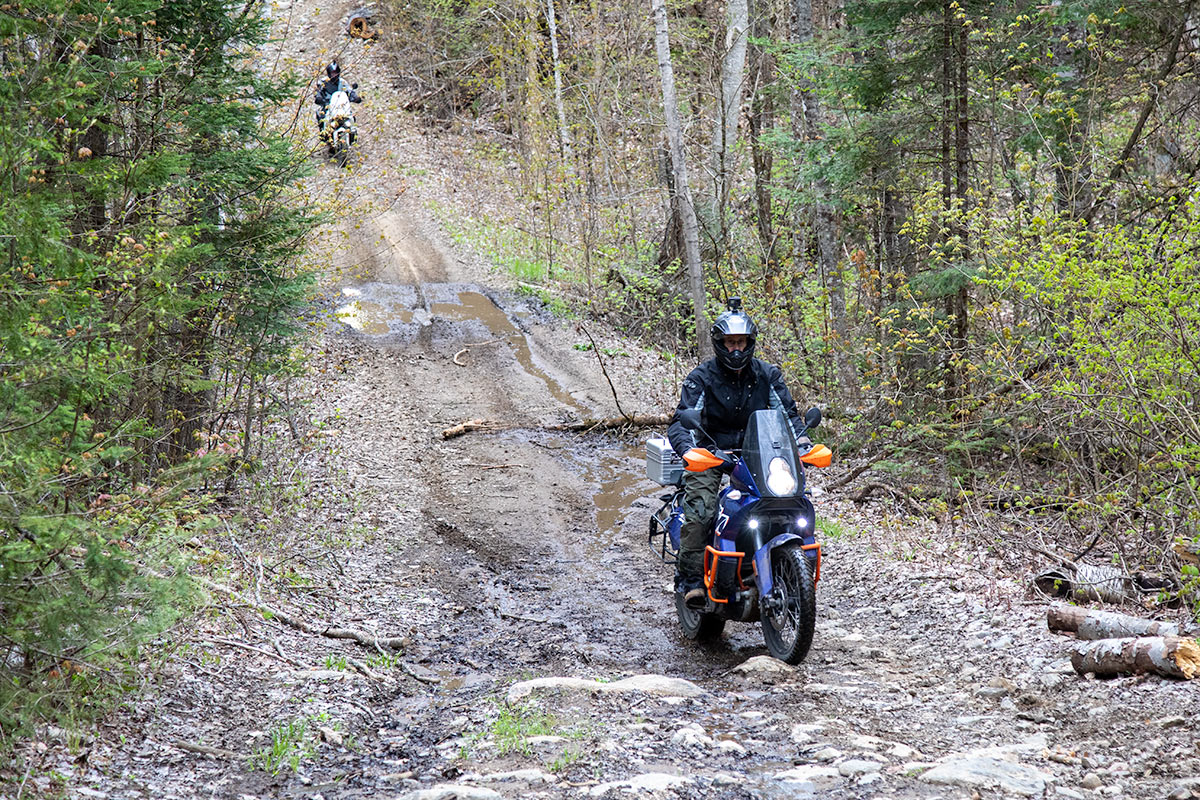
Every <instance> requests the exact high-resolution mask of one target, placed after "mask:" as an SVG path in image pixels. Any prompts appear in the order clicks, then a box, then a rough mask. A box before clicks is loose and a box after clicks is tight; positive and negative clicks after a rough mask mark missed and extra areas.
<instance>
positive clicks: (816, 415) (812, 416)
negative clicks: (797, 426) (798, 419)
mask: <svg viewBox="0 0 1200 800" xmlns="http://www.w3.org/2000/svg"><path fill="white" fill-rule="evenodd" d="M804 424H805V425H806V426H807V427H808V429H809V430H810V431H811V430H812V429H813V428H815V427H817V426H818V425H820V424H821V409H819V408H817V407H816V406H813V407H812V408H810V409H809V410H808V411H805V412H804Z"/></svg>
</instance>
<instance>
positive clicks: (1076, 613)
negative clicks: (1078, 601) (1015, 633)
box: [1046, 603, 1180, 641]
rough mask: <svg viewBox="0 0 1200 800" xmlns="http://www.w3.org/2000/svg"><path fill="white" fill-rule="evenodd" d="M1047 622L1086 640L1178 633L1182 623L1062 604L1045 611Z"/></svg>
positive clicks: (1053, 627)
mask: <svg viewBox="0 0 1200 800" xmlns="http://www.w3.org/2000/svg"><path fill="white" fill-rule="evenodd" d="M1046 624H1047V625H1048V626H1049V627H1050V630H1052V631H1054V632H1056V633H1059V632H1063V633H1074V634H1075V635H1076V636H1077V637H1078V638H1080V639H1084V640H1087V641H1094V640H1096V639H1124V638H1128V637H1131V636H1179V633H1180V631H1179V626H1178V625H1176V624H1174V623H1172V622H1158V621H1156V620H1151V619H1142V618H1140V617H1131V616H1129V615H1128V614H1117V613H1115V612H1112V611H1089V610H1087V609H1085V608H1079V607H1078V606H1068V605H1062V604H1059V603H1056V604H1054V605H1052V606H1050V608H1049V609H1048V610H1047V611H1046Z"/></svg>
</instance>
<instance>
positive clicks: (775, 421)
mask: <svg viewBox="0 0 1200 800" xmlns="http://www.w3.org/2000/svg"><path fill="white" fill-rule="evenodd" d="M775 458H782V459H783V460H784V462H786V464H787V468H788V470H790V472H791V474H792V476H793V477H794V478H795V482H794V486H793V487H792V490H791V491H773V490H772V489H771V488H770V487H771V486H774V487H777V488H778V487H780V486H781V485H782V486H784V487H785V488H786V482H781V481H779V480H778V479H776V480H774V481H769V480H768V477H769V471H770V467H771V461H772V460H773V459H775ZM742 459H743V460H744V461H745V462H746V466H747V467H749V468H750V474H751V475H753V476H754V483H755V485H756V486H757V487H758V489H759V491H760V492H761V493H762V496H763V497H792V496H794V495H796V494H798V493H800V492H803V490H804V473H803V472H801V471H800V455H799V453H797V452H796V441H795V440H794V439H793V438H792V428H791V426H790V425H788V420H787V415H785V414H784V413H783V412H782V411H780V410H778V409H767V410H764V411H755V412H754V413H753V414H751V415H750V423H749V424H748V425H747V426H746V436H745V438H744V439H743V440H742ZM778 468H779V465H776V469H778Z"/></svg>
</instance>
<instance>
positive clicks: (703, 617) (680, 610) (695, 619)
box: [675, 592, 725, 642]
mask: <svg viewBox="0 0 1200 800" xmlns="http://www.w3.org/2000/svg"><path fill="white" fill-rule="evenodd" d="M675 614H676V615H677V616H678V617H679V629H680V630H681V631H683V635H684V638H686V639H690V640H691V641H693V642H706V641H709V640H711V639H716V638H717V637H719V636H720V635H721V631H723V630H725V618H724V617H722V616H721V615H720V614H706V613H704V612H703V611H696V610H695V609H691V608H688V607H687V604H686V603H684V602H683V595H682V594H680V593H679V592H676V593H675Z"/></svg>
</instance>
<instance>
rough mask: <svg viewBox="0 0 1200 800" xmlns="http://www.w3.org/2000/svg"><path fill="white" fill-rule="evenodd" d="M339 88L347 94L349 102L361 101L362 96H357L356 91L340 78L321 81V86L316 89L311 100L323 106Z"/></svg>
mask: <svg viewBox="0 0 1200 800" xmlns="http://www.w3.org/2000/svg"><path fill="white" fill-rule="evenodd" d="M339 89H340V90H342V91H343V92H345V93H346V94H347V95H349V98H350V102H351V103H361V102H362V98H361V97H359V96H358V92H356V91H354V89H353V88H352V87H351V86H350V84H349V83H347V82H346V81H345V80H344V79H342V78H338V79H337V80H327V81H325V82H324V83H322V84H321V88H319V89H317V97H316V100H314V101H313V102H315V103H316V104H317V105H319V106H320V107H321V108H325V107H326V106H328V105H329V101H330V100H331V99H333V95H334V93H335V92H337V91H338V90H339Z"/></svg>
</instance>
